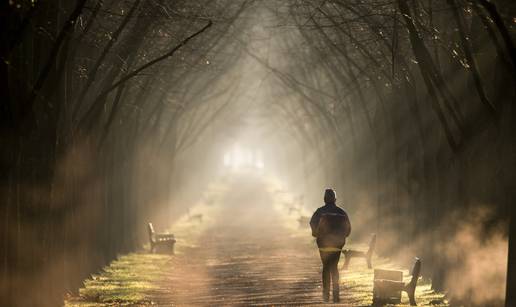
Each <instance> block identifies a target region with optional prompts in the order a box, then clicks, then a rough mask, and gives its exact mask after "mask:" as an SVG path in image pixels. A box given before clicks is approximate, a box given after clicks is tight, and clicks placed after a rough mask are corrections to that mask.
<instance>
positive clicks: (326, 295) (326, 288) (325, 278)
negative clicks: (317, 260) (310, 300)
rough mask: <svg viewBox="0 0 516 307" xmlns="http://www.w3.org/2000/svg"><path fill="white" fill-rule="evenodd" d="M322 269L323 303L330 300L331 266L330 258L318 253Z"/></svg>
mask: <svg viewBox="0 0 516 307" xmlns="http://www.w3.org/2000/svg"><path fill="white" fill-rule="evenodd" d="M320 255H321V262H322V265H323V269H322V283H323V300H324V301H325V302H327V301H329V300H330V283H331V266H330V262H329V260H330V257H329V255H328V253H326V252H320Z"/></svg>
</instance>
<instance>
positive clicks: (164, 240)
mask: <svg viewBox="0 0 516 307" xmlns="http://www.w3.org/2000/svg"><path fill="white" fill-rule="evenodd" d="M147 228H148V231H149V242H150V251H151V253H153V252H154V251H155V249H156V247H165V248H169V251H170V252H172V253H174V244H175V243H176V238H175V237H174V235H173V234H169V233H156V232H155V231H154V227H153V226H152V223H149V224H148V225H147Z"/></svg>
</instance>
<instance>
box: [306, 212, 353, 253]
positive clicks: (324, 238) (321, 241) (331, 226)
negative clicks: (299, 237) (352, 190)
mask: <svg viewBox="0 0 516 307" xmlns="http://www.w3.org/2000/svg"><path fill="white" fill-rule="evenodd" d="M323 216H324V218H323ZM321 219H322V220H323V222H321ZM310 227H311V228H312V236H314V237H316V238H317V244H318V245H319V246H335V247H338V246H343V245H344V244H345V242H346V237H347V236H349V233H350V232H351V223H350V222H349V218H348V215H347V213H346V211H344V210H343V209H342V208H340V207H338V206H337V205H335V204H326V205H324V206H322V207H320V208H319V209H317V210H316V211H315V212H314V214H313V216H312V218H311V219H310Z"/></svg>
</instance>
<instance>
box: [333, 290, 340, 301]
mask: <svg viewBox="0 0 516 307" xmlns="http://www.w3.org/2000/svg"><path fill="white" fill-rule="evenodd" d="M333 302H334V303H340V293H339V291H333Z"/></svg>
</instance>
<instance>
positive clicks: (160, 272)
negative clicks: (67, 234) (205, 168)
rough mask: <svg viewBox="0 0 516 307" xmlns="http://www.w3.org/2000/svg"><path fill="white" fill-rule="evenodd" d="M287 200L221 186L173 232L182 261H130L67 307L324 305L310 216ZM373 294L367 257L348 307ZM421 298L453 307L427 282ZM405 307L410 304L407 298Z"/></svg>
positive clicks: (351, 273) (248, 183)
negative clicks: (304, 221)
mask: <svg viewBox="0 0 516 307" xmlns="http://www.w3.org/2000/svg"><path fill="white" fill-rule="evenodd" d="M235 185H237V188H236V189H235ZM230 187H231V190H230V189H229V188H230ZM284 194H285V193H282V192H281V191H279V192H278V189H277V187H276V186H274V185H273V184H271V183H265V182H263V181H262V180H259V179H257V178H255V179H246V180H242V179H240V180H238V183H236V182H233V181H227V182H225V183H224V184H218V185H215V186H213V187H212V188H211V189H210V190H209V191H208V192H207V194H206V195H205V196H204V198H203V200H204V201H203V202H200V203H199V204H198V205H197V206H196V207H195V208H194V209H193V210H191V214H192V215H195V214H197V213H201V214H202V215H203V217H202V221H199V220H192V219H189V218H188V216H185V217H184V218H183V219H181V220H179V221H178V222H177V223H175V224H174V225H173V227H172V228H171V230H172V231H173V232H174V233H175V234H176V237H177V240H178V243H177V246H176V253H175V254H174V255H171V254H150V253H148V252H145V251H144V250H142V251H140V252H136V253H132V254H128V255H122V256H120V257H119V258H118V259H117V260H115V261H113V262H112V263H111V264H110V265H109V266H107V267H106V268H104V269H103V270H102V272H99V273H98V274H96V275H93V276H92V277H91V278H90V279H88V280H86V281H85V282H84V287H83V288H81V289H80V290H79V295H77V296H70V297H68V298H67V300H66V301H65V306H151V305H158V306H177V305H180V306H181V305H182V306H247V305H254V306H271V305H275V306H285V305H292V306H295V305H319V304H322V298H321V288H320V285H321V277H320V272H321V264H320V260H319V255H318V251H317V249H316V246H315V243H314V242H313V239H312V238H311V237H310V232H309V230H308V228H307V227H306V226H305V225H300V224H299V221H298V218H299V216H301V215H307V214H308V212H305V211H303V209H302V208H301V209H300V210H298V209H296V210H295V212H293V210H292V209H291V208H292V206H295V203H293V202H292V198H289V197H288V195H284ZM351 248H356V249H364V248H365V246H364V245H356V246H351ZM373 265H374V266H375V267H377V268H390V269H400V268H399V267H397V266H396V265H395V264H394V263H392V262H390V261H389V260H387V259H380V258H375V259H374V260H373ZM341 266H342V264H341ZM404 272H405V274H404V275H405V278H406V280H408V279H409V278H410V276H408V273H409V272H408V271H407V270H404ZM372 288H373V270H371V269H367V266H366V265H365V262H364V261H363V260H362V259H356V260H355V259H354V260H353V261H352V263H351V266H350V269H349V270H343V269H341V301H342V305H343V306H370V305H371V302H372ZM416 298H417V301H418V305H419V306H425V305H426V306H429V305H431V306H448V305H447V302H446V300H445V299H444V298H443V295H442V294H440V293H435V292H433V291H432V290H431V289H430V284H429V283H428V282H423V281H422V280H420V282H419V284H418V287H417V295H416ZM397 306H408V298H407V297H406V295H403V297H402V304H401V305H397Z"/></svg>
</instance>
